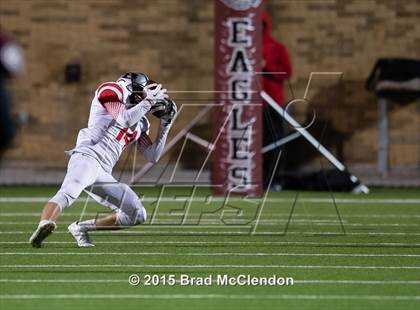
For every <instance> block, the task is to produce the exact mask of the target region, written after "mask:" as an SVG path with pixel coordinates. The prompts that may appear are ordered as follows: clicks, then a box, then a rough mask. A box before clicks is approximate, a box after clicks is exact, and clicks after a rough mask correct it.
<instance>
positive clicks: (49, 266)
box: [0, 264, 420, 270]
mask: <svg viewBox="0 0 420 310" xmlns="http://www.w3.org/2000/svg"><path fill="white" fill-rule="evenodd" d="M0 268H34V269H37V268H76V269H77V268H81V269H83V268H105V269H106V268H175V269H176V268H188V269H200V268H262V269H266V268H268V269H269V268H290V269H390V270H393V269H395V270H400V269H401V270H404V269H407V270H411V269H413V270H418V269H420V266H356V265H233V264H231V265H205V264H203V265H153V264H151V265H149V264H141V265H130V264H101V265H68V264H55V265H0Z"/></svg>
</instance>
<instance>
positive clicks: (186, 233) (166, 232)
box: [0, 225, 420, 236]
mask: <svg viewBox="0 0 420 310" xmlns="http://www.w3.org/2000/svg"><path fill="white" fill-rule="evenodd" d="M143 227H145V226H143ZM164 228H165V229H167V228H176V229H182V231H175V230H160V231H146V229H142V230H141V231H139V230H133V231H124V230H123V231H121V230H116V231H105V230H104V231H95V232H94V234H95V235H101V234H102V235H131V236H136V235H137V236H143V235H156V236H159V235H162V236H163V235H171V234H172V235H173V234H177V236H190V235H192V236H196V235H203V236H206V235H216V236H217V235H239V236H241V235H242V236H250V235H251V233H250V231H249V228H250V227H247V226H244V227H237V228H243V229H244V230H247V231H243V232H242V231H221V232H220V231H188V227H187V226H182V225H176V226H172V227H168V226H165V227H164ZM30 233H31V231H0V235H27V234H30ZM54 234H68V232H66V231H56V232H54ZM262 235H309V236H313V235H334V236H335V235H344V234H343V233H342V232H340V231H301V232H297V231H292V232H289V231H288V232H283V231H260V232H257V233H255V236H262ZM345 235H346V236H420V233H418V232H346V233H345Z"/></svg>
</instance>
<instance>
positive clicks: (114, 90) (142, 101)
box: [29, 72, 177, 247]
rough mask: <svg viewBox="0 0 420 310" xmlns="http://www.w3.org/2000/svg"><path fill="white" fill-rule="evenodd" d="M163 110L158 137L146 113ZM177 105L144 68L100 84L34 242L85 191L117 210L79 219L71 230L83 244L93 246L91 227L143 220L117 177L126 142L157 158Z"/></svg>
mask: <svg viewBox="0 0 420 310" xmlns="http://www.w3.org/2000/svg"><path fill="white" fill-rule="evenodd" d="M156 102H158V103H159V105H162V103H163V105H164V106H165V110H164V111H163V113H162V110H161V109H159V110H160V112H159V113H160V114H159V117H160V126H159V132H158V134H157V137H156V139H155V141H154V142H153V143H152V141H151V140H150V138H149V135H148V133H149V126H150V123H149V121H148V119H147V118H146V113H148V112H149V111H150V110H151V109H152V107H153V106H155V107H156V106H157V104H156V105H155V103H156ZM176 111H177V108H176V105H175V103H174V102H173V101H172V100H170V99H169V98H168V95H167V94H166V89H163V88H162V85H161V84H156V83H154V82H152V84H151V81H150V80H149V78H148V77H147V76H146V75H145V74H143V73H133V72H130V73H126V74H124V75H123V76H121V77H120V78H119V79H118V80H117V81H116V82H109V83H104V84H102V85H100V86H99V87H98V89H97V90H96V92H95V97H94V98H93V100H92V105H91V109H90V115H89V121H88V126H87V128H84V129H81V130H80V131H79V134H78V137H77V142H76V146H75V148H74V149H72V150H71V151H68V152H66V153H68V154H69V155H70V160H69V162H68V166H67V174H66V176H65V178H64V181H63V183H62V185H61V188H60V190H59V191H58V192H57V193H56V194H55V196H54V197H52V198H51V199H50V200H49V201H48V202H47V204H46V205H45V206H44V209H43V211H42V214H41V220H40V222H39V225H38V227H37V228H36V230H35V231H34V233H33V234H32V236H31V237H30V239H29V242H30V243H31V245H32V246H33V247H41V245H42V242H43V241H44V240H45V238H47V237H48V236H49V235H50V234H51V233H52V232H53V231H54V229H55V228H56V221H57V218H58V217H59V215H60V213H61V212H63V211H64V209H65V208H67V207H69V206H71V204H72V203H73V202H74V201H75V200H76V199H77V198H78V197H79V195H80V194H81V192H82V191H83V190H85V191H86V192H87V193H88V194H89V195H90V196H91V197H92V198H93V199H95V200H96V201H97V202H99V203H100V204H102V205H104V206H105V207H108V208H111V209H112V210H113V212H112V213H110V214H109V215H107V216H104V217H101V218H98V219H91V220H86V221H83V222H78V221H76V222H74V223H72V224H71V225H70V226H69V227H68V230H69V232H70V233H71V235H72V236H73V237H74V239H76V241H77V244H78V245H79V246H80V247H90V246H93V244H92V243H91V242H90V240H89V235H88V232H89V231H93V230H101V229H102V230H103V229H108V230H109V229H121V228H124V227H129V226H134V225H138V224H142V223H144V221H145V220H146V210H145V208H144V207H143V205H142V203H141V202H140V200H139V198H138V197H137V195H136V194H135V193H134V191H133V190H132V189H131V188H130V187H129V186H128V185H126V184H123V183H119V182H118V181H116V180H115V179H114V177H113V176H112V174H111V173H112V168H113V167H114V165H115V164H116V163H117V161H118V159H119V158H120V156H121V153H122V151H123V150H124V148H125V147H127V145H129V144H131V143H136V144H137V146H138V149H139V150H140V152H142V153H143V155H144V157H145V158H146V160H147V161H150V162H157V161H158V160H159V158H160V156H161V154H162V151H163V148H164V145H165V142H166V138H167V136H168V132H169V129H170V127H171V124H172V120H173V118H174V117H175V115H176Z"/></svg>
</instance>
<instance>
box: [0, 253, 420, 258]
mask: <svg viewBox="0 0 420 310" xmlns="http://www.w3.org/2000/svg"><path fill="white" fill-rule="evenodd" d="M1 255H28V256H32V255H35V256H48V255H54V256H67V255H72V256H73V255H77V256H95V255H96V256H102V255H105V256H332V257H420V254H365V253H261V252H257V253H237V252H234V253H232V252H209V253H203V252H190V253H173V252H140V253H135V252H65V253H63V252H45V253H42V252H41V253H36V252H3V253H0V256H1Z"/></svg>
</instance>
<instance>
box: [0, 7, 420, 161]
mask: <svg viewBox="0 0 420 310" xmlns="http://www.w3.org/2000/svg"><path fill="white" fill-rule="evenodd" d="M265 5H266V7H267V9H268V10H269V13H270V15H271V17H272V21H273V35H274V37H275V38H277V39H278V40H280V41H281V42H283V43H284V44H285V45H286V46H287V48H288V50H289V53H290V55H291V58H292V61H293V69H294V70H293V71H294V74H293V78H292V80H291V87H292V90H293V94H292V92H291V91H290V90H289V91H286V94H287V98H288V99H291V98H293V95H294V96H295V97H302V96H303V94H304V92H305V89H306V86H307V82H308V78H309V76H310V72H319V71H322V72H343V76H342V79H341V80H340V79H339V78H338V76H337V75H329V76H314V77H313V80H312V81H311V85H310V88H309V91H308V98H309V100H310V103H311V105H312V106H310V107H308V106H299V105H297V106H295V107H294V109H295V112H296V113H297V115H299V119H301V120H304V119H305V115H306V114H307V112H308V111H311V109H312V108H313V109H315V110H316V111H317V117H320V118H322V119H323V120H326V121H327V123H328V124H331V126H332V127H333V128H332V129H334V132H336V131H339V132H340V134H342V136H343V137H345V138H344V139H345V140H344V141H343V143H341V144H340V147H339V148H340V150H341V151H340V152H341V153H342V154H341V155H340V156H342V157H343V159H344V160H345V161H346V162H347V163H349V164H354V163H366V164H373V163H375V162H376V151H377V142H376V141H377V126H376V120H377V117H376V98H375V96H374V95H373V94H370V93H368V92H367V91H366V90H365V89H364V82H365V80H366V78H367V77H368V75H369V73H370V70H371V69H372V67H373V65H374V63H375V61H376V59H377V58H379V57H397V56H398V57H418V56H419V54H418V53H419V52H418V51H419V50H420V26H419V23H418V16H419V14H420V3H419V2H418V1H415V0H406V1H399V0H395V1H393V0H384V1H382V0H378V1H374V0H345V1H344V0H342V1H341V0H331V1H323V0H320V1H292V0H271V1H266V3H265ZM213 14H214V12H213V3H212V1H185V0H166V1H165V0H160V1H129V0H107V1H94V0H85V1H62V0H56V1H40V0H36V1H13V0H3V1H1V2H0V27H1V28H2V29H3V30H5V31H8V32H9V33H11V34H12V35H14V36H15V37H16V38H17V39H18V40H19V41H20V42H21V44H22V45H23V47H24V49H25V55H26V62H27V68H26V75H25V76H24V77H23V78H22V79H20V80H17V81H14V82H13V83H12V84H11V89H12V94H13V98H14V107H13V109H14V111H16V112H19V111H27V112H28V113H29V123H28V125H27V126H26V127H24V128H23V129H22V130H21V131H20V133H19V135H18V137H17V140H16V142H15V146H14V148H13V149H11V150H10V151H9V152H8V153H7V154H6V158H7V159H9V160H18V161H39V162H42V163H45V162H48V164H49V165H52V166H63V165H64V164H65V162H66V157H65V156H64V155H63V150H65V149H69V148H71V147H72V145H73V144H74V142H75V136H76V134H77V131H78V129H79V128H81V127H83V126H85V124H86V120H87V116H88V115H87V114H88V111H89V106H90V101H91V99H92V96H93V92H94V91H95V89H96V87H97V85H98V84H99V83H101V82H104V81H109V80H114V79H115V78H116V77H117V75H118V74H119V73H123V72H125V71H128V70H138V71H144V72H147V73H148V74H149V75H150V76H152V77H153V79H155V80H158V81H162V82H164V83H165V85H166V87H167V88H169V89H172V90H203V89H204V90H209V89H210V90H211V89H212V85H213ZM73 62H76V63H80V64H81V68H82V78H81V81H80V82H79V83H71V84H67V83H65V76H64V71H65V66H66V64H68V63H73ZM175 99H177V101H178V103H182V102H198V100H200V102H208V101H210V100H211V95H209V94H200V95H197V94H182V95H180V94H177V95H176V96H175ZM197 99H198V100H197ZM390 110H391V111H390V135H391V137H393V138H394V139H396V140H398V141H399V144H398V145H391V146H390V160H391V164H392V165H394V166H398V165H408V166H409V165H418V160H419V157H420V150H419V146H418V144H417V145H416V144H413V143H412V142H410V141H415V140H416V139H419V132H420V128H419V122H418V115H419V112H418V108H417V107H416V105H407V106H395V107H393V108H392V109H390ZM195 111H196V110H194V109H190V110H189V111H187V112H186V114H185V115H184V116H183V117H182V118H180V119H179V121H178V122H177V123H176V125H175V127H174V131H173V132H176V131H177V130H178V129H180V128H181V127H182V126H183V125H184V124H185V123H186V122H187V121H188V119H189V117H190V116H192V115H194V114H195ZM203 124H204V123H201V124H200V128H202V131H203V133H204V134H208V132H209V131H208V130H207V129H206V126H204V125H203ZM324 139H328V128H327V131H326V133H325V137H324ZM404 141H405V142H404ZM331 148H332V150H333V151H334V152H336V151H337V150H338V147H335V146H334V145H332V146H331ZM401 150H403V151H401Z"/></svg>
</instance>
